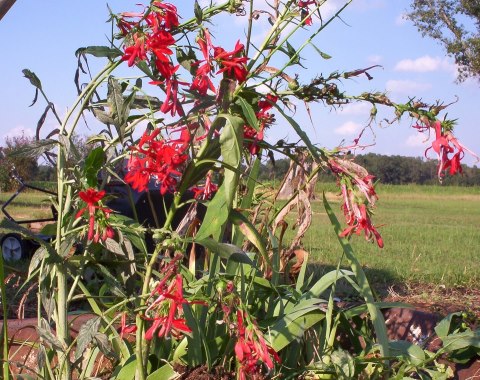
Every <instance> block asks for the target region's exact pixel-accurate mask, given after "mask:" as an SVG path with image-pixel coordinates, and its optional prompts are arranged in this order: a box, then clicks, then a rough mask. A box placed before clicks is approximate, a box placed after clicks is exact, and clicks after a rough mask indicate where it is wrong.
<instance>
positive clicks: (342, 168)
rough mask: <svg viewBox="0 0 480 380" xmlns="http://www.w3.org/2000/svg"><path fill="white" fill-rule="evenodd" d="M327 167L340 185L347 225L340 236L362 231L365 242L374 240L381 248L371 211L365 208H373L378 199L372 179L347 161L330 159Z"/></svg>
mask: <svg viewBox="0 0 480 380" xmlns="http://www.w3.org/2000/svg"><path fill="white" fill-rule="evenodd" d="M328 166H329V167H330V170H331V171H332V172H333V173H334V174H335V175H336V176H337V178H338V181H339V183H340V188H341V194H342V198H343V204H342V210H343V213H344V215H345V218H346V221H347V225H348V227H347V228H345V229H344V230H343V232H342V233H341V234H340V236H342V237H345V236H350V235H352V234H353V233H356V234H357V235H360V233H361V232H362V231H363V232H364V233H365V238H366V239H367V240H373V238H375V240H376V241H377V244H378V246H379V247H380V248H383V239H382V237H381V236H380V234H379V232H378V231H377V229H376V227H375V226H374V225H373V223H372V221H371V211H370V210H369V209H368V208H367V205H368V206H370V207H373V206H374V205H375V201H376V200H377V198H378V197H377V194H376V193H375V188H374V186H373V179H374V177H373V176H372V175H370V174H368V172H367V171H366V170H365V169H364V168H363V167H361V166H360V165H357V164H355V163H353V162H352V161H349V160H343V159H338V158H330V159H329V160H328ZM355 189H356V190H357V191H355Z"/></svg>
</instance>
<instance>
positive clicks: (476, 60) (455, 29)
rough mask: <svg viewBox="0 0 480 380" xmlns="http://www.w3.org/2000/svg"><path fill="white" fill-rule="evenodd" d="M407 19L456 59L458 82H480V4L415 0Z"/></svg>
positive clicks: (476, 1)
mask: <svg viewBox="0 0 480 380" xmlns="http://www.w3.org/2000/svg"><path fill="white" fill-rule="evenodd" d="M407 18H408V19H410V20H411V21H413V23H414V25H415V26H416V27H417V28H418V30H419V31H420V32H421V33H422V35H423V36H428V37H431V38H433V39H435V40H436V41H438V42H439V43H440V44H441V45H443V46H444V48H445V49H446V52H447V54H448V55H449V56H451V57H453V58H454V59H455V63H456V64H457V65H458V68H459V72H458V81H460V82H461V81H464V80H465V79H467V78H469V77H473V78H477V79H479V80H480V1H479V0H413V2H412V5H411V11H410V12H409V13H408V14H407Z"/></svg>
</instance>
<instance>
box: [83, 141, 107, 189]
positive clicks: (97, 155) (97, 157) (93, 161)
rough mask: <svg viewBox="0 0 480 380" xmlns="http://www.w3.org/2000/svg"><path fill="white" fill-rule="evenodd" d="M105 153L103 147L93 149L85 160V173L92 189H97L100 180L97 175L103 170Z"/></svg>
mask: <svg viewBox="0 0 480 380" xmlns="http://www.w3.org/2000/svg"><path fill="white" fill-rule="evenodd" d="M105 157H106V156H105V152H104V151H103V148H102V147H98V148H95V149H93V150H92V151H91V152H90V153H89V154H88V156H87V158H86V159H85V167H84V168H83V173H84V175H85V178H86V180H87V184H88V186H90V187H97V185H98V178H97V174H98V172H99V171H100V169H101V168H102V165H103V164H104V162H105Z"/></svg>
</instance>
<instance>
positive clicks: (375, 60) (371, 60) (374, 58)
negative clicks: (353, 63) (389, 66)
mask: <svg viewBox="0 0 480 380" xmlns="http://www.w3.org/2000/svg"><path fill="white" fill-rule="evenodd" d="M382 60H383V57H382V56H381V55H370V56H369V57H367V61H368V63H371V64H374V65H376V64H378V63H380V62H382Z"/></svg>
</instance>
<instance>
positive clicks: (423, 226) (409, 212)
mask: <svg viewBox="0 0 480 380" xmlns="http://www.w3.org/2000/svg"><path fill="white" fill-rule="evenodd" d="M322 187H323V185H322V184H320V185H319V186H318V190H319V191H318V195H319V198H321V189H322ZM324 188H325V189H326V190H327V191H328V192H329V193H328V194H329V199H331V206H332V208H333V210H334V211H335V212H336V214H337V217H338V218H339V220H340V222H341V223H344V220H343V215H342V214H341V211H340V199H339V198H338V197H336V196H335V193H333V192H332V191H333V190H334V189H335V185H333V184H325V185H324ZM377 192H378V195H379V198H380V199H379V201H378V203H377V208H376V211H375V216H374V222H375V224H376V225H377V226H380V228H379V231H380V233H381V234H382V236H383V239H384V242H385V248H383V249H379V248H378V247H377V245H376V244H371V243H368V242H366V241H365V239H364V237H363V235H360V236H356V235H354V236H353V237H352V239H351V244H352V246H353V248H354V250H355V253H356V255H357V257H358V259H359V261H360V262H361V263H362V264H363V265H364V267H365V269H366V271H367V273H368V274H369V277H370V279H371V280H372V281H373V282H375V283H384V284H390V283H394V282H421V283H430V284H437V285H439V284H442V285H445V286H455V285H462V286H468V287H479V286H480V260H479V258H480V188H477V187H468V188H466V187H453V186H450V187H442V186H440V185H438V186H415V185H398V186H388V185H380V186H378V188H377ZM10 195H11V194H8V193H2V194H0V203H1V204H3V203H4V202H5V201H6V200H7V199H8V197H9V196H10ZM47 197H48V195H46V194H41V193H36V192H27V193H23V194H22V195H21V196H20V197H19V198H18V199H17V200H16V201H15V203H14V204H12V205H11V206H10V207H9V209H8V210H9V211H10V212H11V214H12V215H13V216H14V217H18V218H30V219H32V218H41V217H49V216H51V212H50V203H49V202H48V200H47ZM312 206H313V213H314V215H313V221H312V227H311V228H310V230H309V231H308V232H307V234H306V235H305V237H304V239H303V243H304V248H305V249H306V250H307V251H309V252H310V262H312V263H313V262H314V263H315V268H316V270H317V271H319V272H323V271H326V270H330V269H331V268H332V266H334V265H336V264H337V263H338V260H339V259H340V258H341V256H342V251H341V248H340V245H339V243H338V240H337V237H336V236H335V233H334V232H333V229H332V227H331V225H330V222H329V220H328V218H327V215H326V213H325V210H324V208H323V204H322V202H321V201H314V202H313V205H312ZM2 217H3V215H0V218H2ZM292 218H293V217H292ZM292 220H293V219H292ZM293 233H294V232H289V235H290V236H292V235H293ZM287 237H288V235H287ZM345 264H346V263H345ZM319 274H320V273H319Z"/></svg>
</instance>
